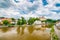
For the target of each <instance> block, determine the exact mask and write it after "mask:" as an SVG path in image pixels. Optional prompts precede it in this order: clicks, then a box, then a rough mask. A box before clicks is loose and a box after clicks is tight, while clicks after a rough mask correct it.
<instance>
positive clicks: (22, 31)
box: [21, 26, 25, 35]
mask: <svg viewBox="0 0 60 40" xmlns="http://www.w3.org/2000/svg"><path fill="white" fill-rule="evenodd" d="M24 29H25V27H24V26H23V27H22V30H21V35H23V34H24Z"/></svg>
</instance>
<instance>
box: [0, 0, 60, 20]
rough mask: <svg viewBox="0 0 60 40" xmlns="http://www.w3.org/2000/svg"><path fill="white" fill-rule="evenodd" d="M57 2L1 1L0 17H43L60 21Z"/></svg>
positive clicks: (47, 0) (38, 0)
mask: <svg viewBox="0 0 60 40" xmlns="http://www.w3.org/2000/svg"><path fill="white" fill-rule="evenodd" d="M59 2H60V1H59V0H55V1H54V0H1V1H0V16H4V17H14V18H20V17H21V16H23V17H25V18H29V17H39V16H45V17H46V18H51V19H60V7H56V3H59Z"/></svg>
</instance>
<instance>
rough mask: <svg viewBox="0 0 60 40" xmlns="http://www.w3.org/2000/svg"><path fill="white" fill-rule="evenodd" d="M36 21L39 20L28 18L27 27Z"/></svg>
mask: <svg viewBox="0 0 60 40" xmlns="http://www.w3.org/2000/svg"><path fill="white" fill-rule="evenodd" d="M36 20H39V19H38V18H32V17H30V18H29V20H28V25H32V24H33V23H34V22H35V21H36Z"/></svg>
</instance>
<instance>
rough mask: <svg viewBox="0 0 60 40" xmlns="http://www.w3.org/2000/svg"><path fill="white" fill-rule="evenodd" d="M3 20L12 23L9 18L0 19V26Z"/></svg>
mask: <svg viewBox="0 0 60 40" xmlns="http://www.w3.org/2000/svg"><path fill="white" fill-rule="evenodd" d="M4 20H8V21H9V22H10V23H11V22H12V20H11V19H10V18H4V17H3V18H0V25H1V24H3V21H4Z"/></svg>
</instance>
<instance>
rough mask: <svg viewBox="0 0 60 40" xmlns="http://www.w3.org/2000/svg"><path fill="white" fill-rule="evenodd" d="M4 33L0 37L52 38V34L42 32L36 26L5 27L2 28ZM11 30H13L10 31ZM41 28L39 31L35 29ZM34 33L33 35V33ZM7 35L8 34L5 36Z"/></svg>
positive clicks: (9, 39)
mask: <svg viewBox="0 0 60 40" xmlns="http://www.w3.org/2000/svg"><path fill="white" fill-rule="evenodd" d="M1 30H2V31H3V32H6V33H5V34H4V33H0V34H1V35H2V36H0V39H2V40H51V39H50V34H49V33H47V32H42V31H41V30H40V28H39V29H35V26H31V25H29V26H17V27H13V28H10V27H5V28H2V29H1ZM9 30H11V31H9ZM35 30H39V31H35ZM31 34H32V35H31ZM5 35H7V36H5Z"/></svg>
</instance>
